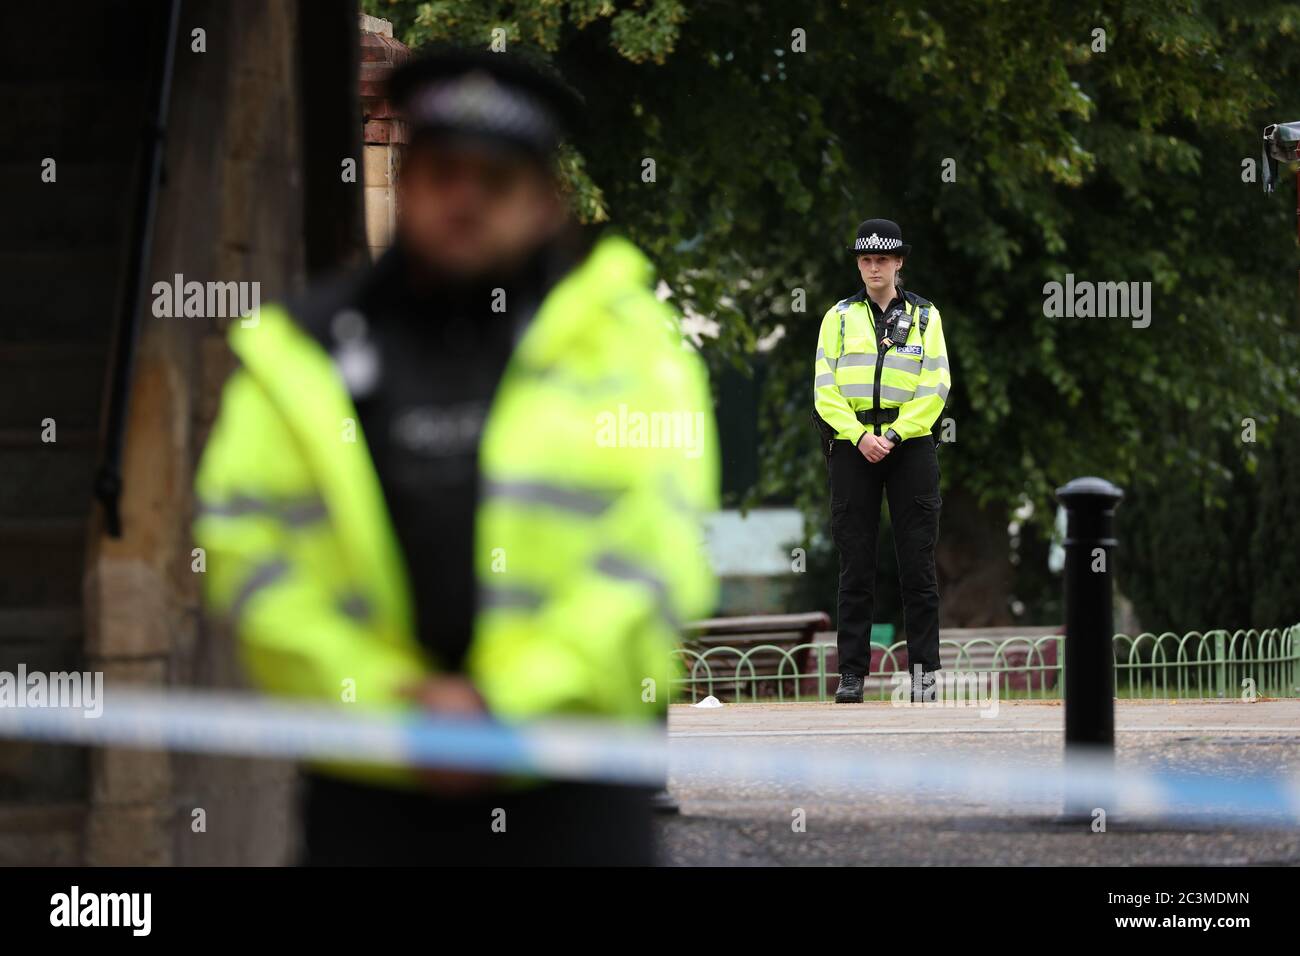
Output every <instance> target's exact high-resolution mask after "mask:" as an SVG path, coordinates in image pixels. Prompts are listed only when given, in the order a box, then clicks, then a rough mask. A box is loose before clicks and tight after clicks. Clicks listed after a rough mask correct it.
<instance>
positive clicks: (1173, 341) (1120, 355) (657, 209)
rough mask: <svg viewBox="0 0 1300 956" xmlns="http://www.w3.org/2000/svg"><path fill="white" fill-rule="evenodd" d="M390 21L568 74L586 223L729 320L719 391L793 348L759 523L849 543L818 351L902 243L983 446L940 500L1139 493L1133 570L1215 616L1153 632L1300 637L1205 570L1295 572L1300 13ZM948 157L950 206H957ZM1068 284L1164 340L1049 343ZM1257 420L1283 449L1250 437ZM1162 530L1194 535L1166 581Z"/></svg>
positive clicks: (420, 34) (698, 8)
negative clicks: (1209, 622) (515, 51)
mask: <svg viewBox="0 0 1300 956" xmlns="http://www.w3.org/2000/svg"><path fill="white" fill-rule="evenodd" d="M365 7H366V9H367V11H368V12H372V13H375V14H377V15H380V16H384V17H388V18H390V19H392V20H394V22H395V26H396V27H397V32H398V35H399V36H401V37H402V38H403V39H405V40H406V42H408V43H410V44H412V45H417V46H418V45H420V44H422V43H425V42H428V41H431V40H456V41H460V42H464V43H470V44H476V45H483V46H486V45H487V43H488V41H489V38H490V35H491V30H492V29H493V28H503V29H505V30H506V33H507V35H508V37H509V41H510V42H511V43H514V44H520V45H523V46H527V47H530V48H533V49H536V50H540V51H542V52H543V53H544V54H546V55H547V56H549V57H550V58H551V59H552V60H553V61H554V63H555V64H556V65H557V66H558V67H559V68H560V69H561V71H562V72H564V73H565V74H566V75H567V76H568V77H569V78H570V80H571V81H572V82H574V84H575V85H576V86H577V87H578V88H579V89H580V90H582V91H583V93H584V94H585V95H586V97H587V100H588V105H589V108H590V112H591V119H592V126H593V129H594V131H595V133H594V135H592V136H589V137H588V138H587V140H586V141H584V142H581V143H579V144H578V149H579V151H580V155H581V160H579V159H578V157H577V156H576V155H574V156H573V157H572V158H570V159H569V160H568V161H567V162H568V163H569V166H568V168H567V175H569V177H570V181H571V182H572V183H574V189H575V192H576V194H577V195H578V197H579V198H580V200H581V202H580V205H583V206H584V215H586V216H588V217H589V218H597V219H598V218H602V217H603V215H604V214H605V213H606V212H607V213H608V215H609V216H610V218H611V219H612V220H613V221H614V222H615V223H617V224H618V225H619V227H620V228H622V229H624V230H625V231H627V232H628V233H630V234H631V236H632V237H633V238H634V239H635V240H636V241H637V242H638V243H640V244H641V245H642V247H643V248H645V249H647V251H648V252H649V253H650V254H651V256H652V257H653V258H654V259H655V261H656V263H657V264H658V266H659V268H660V270H661V273H662V275H663V276H664V278H665V279H666V281H667V282H668V284H669V286H670V287H671V289H672V293H673V296H674V301H675V304H676V305H677V306H678V307H679V308H681V309H683V310H686V311H693V312H697V313H700V314H702V315H704V316H706V317H708V318H711V319H714V320H716V321H717V322H718V323H719V325H720V335H719V338H718V341H717V342H716V343H715V344H714V345H713V347H712V348H711V349H710V350H709V360H710V361H711V362H712V363H714V364H715V366H721V365H723V364H729V365H731V366H733V367H736V368H747V367H749V366H751V365H752V364H753V355H754V349H755V347H756V343H757V342H758V340H759V339H760V338H762V337H764V336H766V335H767V334H768V333H770V332H771V331H772V330H773V329H774V328H776V327H777V326H778V325H780V326H783V327H784V329H785V336H784V338H783V339H782V340H781V342H780V343H779V344H778V345H777V347H776V348H775V350H774V351H773V352H772V353H771V354H770V355H769V356H768V357H767V358H768V372H767V376H766V380H765V394H764V396H763V411H762V414H763V421H762V433H763V436H764V438H763V442H762V455H763V460H762V468H761V478H760V481H759V483H758V485H757V486H756V487H755V488H754V489H753V491H752V492H751V494H750V495H749V496H748V499H747V500H748V501H749V502H751V503H752V502H755V501H758V500H761V499H766V498H770V497H773V496H775V497H779V498H783V499H790V498H793V499H794V500H795V501H797V502H798V503H799V504H800V505H801V506H803V507H804V508H805V510H806V511H807V512H808V513H809V515H810V516H814V520H815V521H818V522H820V521H821V520H822V519H821V517H820V516H821V515H822V514H823V512H824V500H823V499H824V497H825V490H824V474H823V469H822V468H821V462H820V461H819V459H818V457H817V452H816V446H815V439H814V437H813V433H812V430H811V428H810V426H809V424H808V406H809V400H810V399H809V392H810V382H809V378H810V376H811V373H812V353H813V350H814V348H815V337H816V332H817V327H818V324H819V321H820V318H821V315H822V313H823V311H824V310H825V309H826V308H827V307H828V306H829V305H831V304H832V303H833V302H835V301H836V300H838V299H839V298H841V297H843V296H845V295H847V294H849V293H851V292H852V291H854V289H855V288H856V287H857V286H858V280H857V276H856V272H855V269H854V266H853V264H852V262H851V259H850V257H849V256H846V255H845V254H844V252H843V249H844V247H845V246H846V244H847V243H848V241H849V239H850V237H851V235H852V232H853V228H854V226H855V225H856V223H857V222H858V221H859V220H860V219H863V218H866V217H868V216H885V217H889V218H893V219H896V220H898V221H899V222H900V223H901V224H902V226H903V229H904V235H905V237H906V238H907V240H908V241H909V242H911V243H912V245H913V254H912V256H911V257H910V259H909V261H908V263H907V268H906V270H905V271H906V277H907V283H908V288H910V289H912V290H914V291H917V292H919V293H921V294H923V295H925V296H927V297H928V298H930V299H932V300H933V301H935V302H936V303H937V304H938V305H939V306H940V308H941V309H942V311H943V316H944V325H945V332H946V335H947V338H948V347H949V352H950V354H951V356H952V361H953V371H954V379H955V389H954V393H953V395H952V397H951V399H950V403H949V409H948V412H947V414H949V415H951V416H952V417H954V418H955V420H956V422H957V442H956V444H955V445H954V446H952V447H951V448H950V449H949V450H947V453H946V456H945V481H946V482H949V483H955V484H957V485H959V486H961V487H963V488H965V489H967V490H969V491H971V492H972V493H973V494H974V495H975V496H976V498H977V499H978V500H979V501H980V502H981V504H983V505H985V506H987V507H989V508H992V509H995V510H1001V511H1004V512H1009V511H1010V510H1011V509H1012V508H1014V507H1015V506H1016V505H1017V504H1019V503H1020V502H1022V501H1023V500H1025V499H1028V500H1029V501H1032V502H1033V503H1034V504H1035V506H1036V510H1037V512H1038V513H1039V514H1051V513H1052V510H1053V507H1054V506H1053V504H1052V491H1053V489H1054V488H1055V487H1057V486H1059V485H1060V484H1062V483H1064V482H1065V481H1066V480H1068V479H1069V478H1071V477H1074V476H1076V475H1080V474H1100V475H1104V476H1106V477H1107V478H1110V479H1111V480H1113V481H1115V482H1116V483H1118V484H1120V485H1121V486H1123V487H1125V488H1127V489H1128V490H1129V492H1130V497H1129V500H1128V502H1126V504H1125V506H1124V507H1125V511H1126V512H1130V513H1131V512H1135V511H1136V510H1137V508H1138V503H1139V502H1141V503H1142V505H1141V507H1142V508H1144V509H1145V508H1147V507H1148V505H1149V507H1150V511H1151V514H1149V515H1144V516H1143V517H1142V520H1141V522H1137V521H1136V516H1134V518H1135V522H1134V523H1133V524H1132V525H1131V527H1132V528H1133V529H1135V530H1134V532H1133V533H1135V534H1136V533H1138V530H1137V529H1145V531H1144V532H1143V533H1145V534H1146V535H1147V539H1146V540H1145V541H1143V542H1137V541H1135V542H1134V545H1135V554H1138V553H1144V552H1143V549H1144V548H1148V550H1149V551H1150V553H1149V554H1148V555H1147V559H1149V560H1151V561H1158V562H1160V568H1161V569H1162V570H1161V571H1160V572H1159V573H1162V574H1165V575H1167V576H1170V577H1175V578H1180V577H1181V578H1182V580H1179V581H1176V582H1172V581H1171V582H1170V586H1171V587H1172V586H1177V587H1185V588H1187V590H1188V592H1189V593H1187V594H1185V595H1182V596H1171V595H1165V596H1160V595H1156V594H1152V595H1149V596H1148V599H1146V600H1144V601H1139V612H1140V613H1142V614H1143V616H1144V617H1145V616H1147V615H1148V614H1150V615H1153V619H1152V620H1151V624H1152V626H1160V627H1164V626H1173V624H1174V622H1175V621H1177V622H1184V621H1185V623H1186V626H1189V627H1190V626H1205V624H1206V621H1205V620H1204V619H1203V618H1197V619H1196V620H1191V618H1192V617H1195V616H1196V614H1198V613H1201V612H1206V613H1209V612H1210V611H1213V612H1214V613H1213V615H1212V616H1214V617H1215V618H1216V619H1220V618H1223V619H1224V620H1226V617H1223V615H1221V614H1219V610H1223V611H1224V613H1225V614H1226V613H1229V612H1230V613H1231V614H1233V615H1241V616H1244V617H1249V616H1250V614H1251V613H1259V614H1263V613H1264V611H1265V610H1266V609H1267V610H1268V612H1269V613H1270V614H1271V613H1273V612H1274V611H1275V610H1276V611H1277V613H1282V611H1281V610H1279V608H1281V607H1282V606H1285V604H1286V602H1281V603H1277V602H1276V601H1275V602H1274V603H1272V604H1270V603H1268V601H1264V599H1263V598H1260V601H1263V603H1262V604H1257V605H1256V606H1254V607H1252V606H1250V605H1249V604H1246V605H1239V604H1235V603H1233V602H1234V601H1235V600H1236V599H1235V598H1229V597H1226V596H1225V597H1223V598H1222V599H1220V598H1219V597H1217V596H1216V595H1217V593H1218V592H1216V591H1215V589H1214V588H1212V587H1210V588H1203V587H1201V586H1200V585H1199V584H1198V582H1203V581H1204V576H1203V573H1202V572H1201V571H1197V572H1196V575H1195V576H1191V577H1187V576H1185V575H1183V574H1182V571H1181V570H1180V569H1181V568H1182V564H1181V562H1183V561H1190V562H1192V564H1197V563H1198V562H1199V563H1200V564H1204V565H1205V567H1206V569H1209V568H1211V567H1216V566H1221V565H1223V564H1227V563H1230V561H1231V559H1232V558H1233V557H1234V556H1240V555H1243V554H1247V553H1250V554H1253V555H1255V557H1254V558H1253V559H1252V561H1253V563H1252V564H1251V566H1252V567H1255V566H1256V565H1259V564H1261V563H1262V564H1264V565H1267V564H1268V561H1267V560H1266V557H1265V556H1266V555H1268V554H1276V551H1277V549H1279V548H1285V547H1286V546H1287V545H1288V544H1289V545H1290V546H1291V547H1290V553H1292V554H1294V553H1295V552H1296V551H1297V549H1296V548H1295V547H1294V543H1293V541H1294V534H1295V530H1296V528H1297V524H1296V520H1297V514H1296V507H1297V506H1296V503H1295V499H1294V497H1291V498H1285V499H1282V498H1276V497H1274V498H1270V497H1269V492H1270V491H1271V490H1273V489H1276V488H1280V487H1283V486H1284V485H1285V481H1284V480H1283V479H1282V478H1281V477H1278V476H1279V475H1280V474H1281V469H1282V468H1283V467H1284V466H1287V465H1288V463H1289V467H1291V468H1292V471H1291V474H1295V471H1294V467H1295V465H1296V461H1295V458H1294V454H1295V453H1294V452H1293V451H1292V452H1286V453H1281V452H1277V451H1275V450H1270V449H1272V448H1273V447H1274V446H1272V445H1271V443H1272V442H1273V441H1274V439H1275V433H1276V432H1277V429H1278V423H1279V422H1280V421H1281V420H1282V417H1283V416H1284V415H1286V414H1292V415H1294V414H1297V413H1300V397H1298V396H1300V332H1298V331H1297V325H1296V320H1295V311H1296V273H1295V265H1296V262H1295V252H1296V246H1295V240H1294V230H1295V222H1294V217H1295V213H1294V209H1293V202H1294V194H1293V192H1292V190H1293V189H1294V188H1295V186H1294V184H1293V183H1292V181H1291V179H1290V177H1287V178H1285V179H1284V181H1283V183H1282V185H1281V187H1280V189H1279V195H1278V196H1274V197H1266V196H1264V194H1263V191H1262V189H1261V187H1260V185H1259V183H1258V181H1256V182H1244V181H1243V172H1242V170H1243V162H1244V161H1247V160H1252V161H1254V163H1255V164H1258V162H1259V153H1260V148H1259V147H1260V131H1261V130H1262V128H1263V127H1264V126H1265V125H1266V124H1267V123H1269V122H1276V121H1289V120H1295V119H1300V103H1298V102H1297V100H1296V98H1295V96H1294V94H1293V91H1294V90H1295V89H1296V87H1297V80H1298V79H1300V37H1298V36H1297V29H1298V28H1300V6H1298V5H1297V4H1293V3H1276V2H1265V0H1232V2H1228V0H1206V2H1201V3H1196V4H1189V3H1186V2H1184V0H1141V2H1098V3H1092V4H1064V3H1036V2H1026V3H1018V4H1008V3H1002V4H994V3H988V2H987V0H947V2H944V3H942V4H935V3H916V2H911V0H908V2H903V0H885V2H880V3H873V4H861V3H850V2H827V0H820V2H812V3H806V4H788V3H784V2H778V0H750V2H746V3H743V4H713V3H700V4H691V5H687V4H684V3H681V2H674V0H645V2H619V3H616V2H612V0H604V2H598V0H545V2H543V0H538V2H532V3H523V2H520V3H510V2H503V0H440V2H429V3H417V2H414V0H365ZM797 30H798V31H803V35H804V36H805V37H806V52H796V51H795V49H794V42H793V37H794V31H797ZM1096 30H1104V31H1105V40H1106V49H1105V51H1104V52H1102V51H1100V50H1098V49H1094V45H1095V42H1096V36H1095V33H1094V31H1096ZM646 158H652V159H654V160H655V163H656V168H657V179H656V181H655V182H652V183H647V182H643V181H642V178H641V172H642V162H643V160H644V159H646ZM945 160H952V161H955V164H956V165H955V169H956V181H955V182H945V181H943V179H942V178H941V174H942V172H943V169H944V166H943V164H944V161H945ZM583 161H585V168H584V167H583V165H582V162H583ZM1259 175H1260V171H1259V170H1256V177H1257V178H1258V176H1259ZM596 184H599V190H598V189H597V187H596ZM1066 273H1073V274H1074V275H1075V276H1076V278H1077V279H1079V280H1091V281H1096V282H1120V281H1122V282H1129V281H1134V282H1142V281H1149V282H1151V283H1152V294H1153V299H1154V304H1153V318H1152V322H1151V325H1150V327H1149V328H1144V329H1138V328H1132V327H1131V325H1130V323H1129V321H1128V320H1126V319H1121V318H1063V319H1051V318H1045V317H1044V315H1043V298H1044V292H1043V285H1044V283H1046V282H1049V281H1053V280H1057V281H1060V280H1063V279H1064V277H1065V274H1066ZM799 290H802V292H803V294H804V295H806V302H807V305H806V310H805V311H802V312H798V311H793V306H794V304H795V302H796V299H797V296H798V291H799ZM1246 417H1251V418H1254V419H1255V420H1256V421H1257V422H1259V426H1260V439H1261V443H1260V444H1259V445H1251V444H1245V443H1243V442H1241V441H1240V439H1239V436H1238V434H1237V433H1238V430H1239V423H1240V422H1241V420H1242V419H1243V418H1246ZM1293 441H1294V439H1293ZM1287 454H1289V455H1291V457H1290V458H1285V455H1287ZM1256 473H1259V474H1261V475H1262V474H1263V473H1268V474H1271V475H1274V476H1275V477H1274V478H1272V479H1270V481H1271V485H1270V486H1269V487H1260V488H1257V489H1255V491H1252V494H1257V495H1258V497H1259V507H1260V508H1261V509H1264V510H1265V511H1266V513H1268V514H1270V515H1276V518H1275V519H1273V520H1274V523H1273V524H1272V525H1270V526H1269V527H1267V528H1265V527H1262V526H1261V527H1259V528H1258V529H1257V530H1256V532H1255V533H1254V534H1253V535H1250V534H1248V535H1246V536H1245V537H1243V536H1242V534H1241V533H1240V531H1241V524H1240V522H1239V521H1238V520H1237V517H1238V516H1237V515H1234V514H1233V513H1232V512H1231V511H1224V510H1223V508H1222V503H1223V502H1227V501H1229V500H1231V499H1233V498H1234V496H1236V498H1237V499H1240V495H1241V494H1242V491H1241V489H1242V487H1247V488H1255V485H1254V483H1255V482H1257V481H1260V480H1262V479H1257V478H1254V477H1252V476H1253V475H1255V474H1256ZM1243 482H1245V485H1244V486H1243ZM1198 502H1199V504H1198ZM1270 509H1271V510H1270ZM1198 522H1199V523H1200V525H1201V526H1200V527H1199V528H1198V527H1197V524H1196V523H1198ZM1277 522H1287V523H1286V524H1278V523H1277ZM1160 523H1163V524H1162V526H1163V527H1165V530H1166V532H1168V531H1171V529H1172V530H1176V531H1178V532H1179V533H1182V532H1183V531H1184V530H1185V531H1186V533H1187V535H1189V537H1188V538H1187V540H1185V541H1180V542H1179V543H1178V545H1177V546H1176V547H1171V548H1170V550H1169V551H1168V552H1163V551H1162V552H1160V553H1159V554H1157V553H1156V551H1157V550H1158V546H1157V544H1156V542H1158V541H1160V540H1163V539H1162V537H1161V535H1162V534H1164V533H1165V532H1161V531H1159V530H1158V528H1157V527H1156V525H1157V524H1160ZM1194 536H1199V539H1198V540H1199V544H1198V546H1197V547H1196V548H1192V537H1194ZM1170 540H1171V541H1172V540H1173V539H1172V538H1171V539H1170ZM1159 547H1163V545H1160V546H1159ZM1238 548H1240V549H1243V550H1240V551H1239V550H1237V549H1238ZM1193 552H1195V556H1194V555H1193ZM1294 560H1295V559H1292V563H1291V564H1287V565H1285V566H1286V567H1289V568H1293V569H1294ZM1152 567H1153V568H1154V567H1155V565H1152ZM1204 573H1209V571H1208V570H1207V571H1205V572H1204ZM1259 580H1260V578H1259V576H1258V575H1256V576H1255V577H1253V578H1250V579H1248V580H1247V581H1246V582H1245V583H1244V584H1243V585H1240V586H1244V587H1246V588H1248V589H1249V588H1250V587H1251V586H1252V582H1254V583H1256V584H1257V583H1258V581H1259ZM1291 580H1292V581H1294V580H1295V577H1294V575H1293V576H1292V577H1291ZM1139 589H1140V587H1139ZM1269 600H1273V599H1269ZM1198 602H1199V604H1198ZM1290 606H1291V607H1292V608H1294V602H1291V604H1290ZM1216 609H1218V610H1216ZM1166 616H1167V617H1169V618H1172V619H1173V620H1168V621H1167V620H1165V617H1166ZM1237 623H1242V622H1241V621H1238V622H1237ZM1259 623H1267V624H1279V623H1283V621H1281V620H1274V619H1272V618H1269V619H1267V620H1263V619H1261V620H1260V621H1259ZM1178 626H1180V627H1181V626H1184V625H1183V623H1179V625H1178Z"/></svg>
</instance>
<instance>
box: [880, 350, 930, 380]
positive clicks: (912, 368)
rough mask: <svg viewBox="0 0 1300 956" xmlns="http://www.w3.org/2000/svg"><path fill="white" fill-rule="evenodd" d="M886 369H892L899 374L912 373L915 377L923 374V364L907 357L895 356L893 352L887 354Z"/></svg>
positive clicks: (884, 365) (884, 364)
mask: <svg viewBox="0 0 1300 956" xmlns="http://www.w3.org/2000/svg"><path fill="white" fill-rule="evenodd" d="M883 367H884V368H892V369H895V370H897V371H899V372H911V373H912V374H913V375H919V374H920V373H921V363H920V362H919V361H917V360H916V359H913V358H908V357H907V356H906V355H895V354H894V353H893V352H888V353H886V354H885V361H884V363H883Z"/></svg>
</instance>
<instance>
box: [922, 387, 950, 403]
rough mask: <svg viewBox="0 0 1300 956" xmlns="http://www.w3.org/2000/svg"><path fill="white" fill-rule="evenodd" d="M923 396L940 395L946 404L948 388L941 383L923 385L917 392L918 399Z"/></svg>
mask: <svg viewBox="0 0 1300 956" xmlns="http://www.w3.org/2000/svg"><path fill="white" fill-rule="evenodd" d="M922 395H938V396H939V397H940V398H942V399H943V400H944V401H945V402H946V401H948V386H947V385H945V384H943V382H940V383H939V384H938V385H922V386H921V387H920V388H918V389H917V390H916V397H917V398H920V397H921V396H922Z"/></svg>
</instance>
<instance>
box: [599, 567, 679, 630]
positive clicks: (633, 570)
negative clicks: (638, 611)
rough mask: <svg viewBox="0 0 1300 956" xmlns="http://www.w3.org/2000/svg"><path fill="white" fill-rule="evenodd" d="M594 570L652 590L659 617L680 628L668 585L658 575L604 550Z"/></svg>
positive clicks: (675, 627) (674, 628)
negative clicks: (670, 599) (669, 597)
mask: <svg viewBox="0 0 1300 956" xmlns="http://www.w3.org/2000/svg"><path fill="white" fill-rule="evenodd" d="M596 570H597V571H599V572H600V573H601V574H603V575H605V576H606V577H610V578H615V579H617V580H619V581H635V582H637V583H638V584H644V585H646V586H648V587H649V588H650V590H651V591H653V592H654V596H655V605H656V606H657V608H658V612H659V615H660V617H662V618H663V619H664V620H665V621H667V622H668V624H669V626H671V627H672V629H673V630H675V631H677V630H681V622H680V621H679V620H678V618H677V615H676V613H675V612H674V611H673V609H672V605H671V603H670V602H669V599H668V585H667V584H665V583H664V580H663V578H661V577H659V575H657V574H655V573H654V572H653V571H651V570H650V569H648V568H645V567H642V566H641V565H639V564H636V563H635V562H633V561H629V560H628V559H627V558H625V557H623V556H622V555H619V554H615V553H614V552H612V551H605V552H603V553H602V554H601V555H600V556H599V557H597V558H596Z"/></svg>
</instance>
